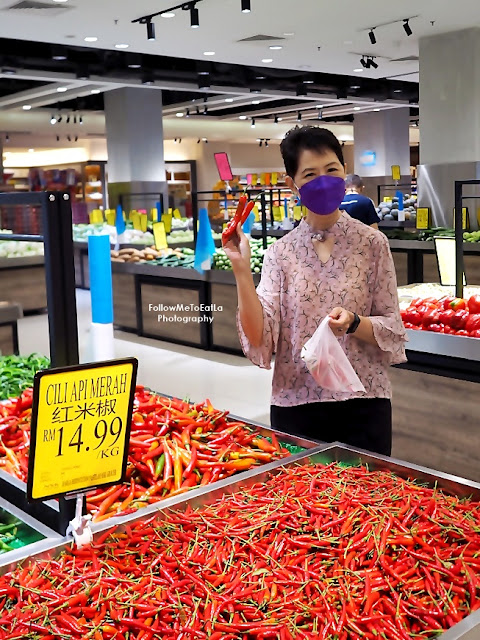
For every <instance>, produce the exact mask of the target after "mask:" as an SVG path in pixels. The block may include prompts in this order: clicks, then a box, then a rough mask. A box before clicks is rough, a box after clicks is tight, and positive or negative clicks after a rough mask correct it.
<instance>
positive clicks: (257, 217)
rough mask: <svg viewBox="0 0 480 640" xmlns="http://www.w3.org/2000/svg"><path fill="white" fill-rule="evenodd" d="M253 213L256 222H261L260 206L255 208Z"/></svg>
mask: <svg viewBox="0 0 480 640" xmlns="http://www.w3.org/2000/svg"><path fill="white" fill-rule="evenodd" d="M253 213H254V215H255V222H260V213H259V211H258V205H255V206H254V207H253Z"/></svg>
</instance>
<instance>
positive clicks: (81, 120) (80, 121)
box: [78, 116, 83, 124]
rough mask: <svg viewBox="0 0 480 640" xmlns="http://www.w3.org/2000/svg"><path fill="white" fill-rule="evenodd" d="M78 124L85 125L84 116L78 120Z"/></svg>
mask: <svg viewBox="0 0 480 640" xmlns="http://www.w3.org/2000/svg"><path fill="white" fill-rule="evenodd" d="M78 124H83V117H82V116H80V117H79V118H78Z"/></svg>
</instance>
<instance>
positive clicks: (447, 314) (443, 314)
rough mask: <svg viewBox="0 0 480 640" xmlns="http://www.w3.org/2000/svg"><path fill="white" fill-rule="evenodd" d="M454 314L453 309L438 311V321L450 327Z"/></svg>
mask: <svg viewBox="0 0 480 640" xmlns="http://www.w3.org/2000/svg"><path fill="white" fill-rule="evenodd" d="M454 316H455V311H454V310H453V309H446V310H445V311H440V322H441V323H442V324H444V325H445V326H448V327H450V326H451V324H452V318H453V317H454Z"/></svg>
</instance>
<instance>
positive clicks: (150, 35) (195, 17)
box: [132, 0, 252, 40]
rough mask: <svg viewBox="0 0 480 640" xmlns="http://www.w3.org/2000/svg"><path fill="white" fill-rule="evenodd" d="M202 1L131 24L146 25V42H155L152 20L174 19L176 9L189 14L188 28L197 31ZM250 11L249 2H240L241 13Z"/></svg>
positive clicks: (138, 19) (164, 11)
mask: <svg viewBox="0 0 480 640" xmlns="http://www.w3.org/2000/svg"><path fill="white" fill-rule="evenodd" d="M203 1H204V0H189V1H187V2H182V3H180V4H176V5H175V6H173V7H169V8H168V9H162V10H161V11H156V12H155V13H149V14H148V15H145V16H141V17H140V18H136V19H135V20H132V23H133V24H134V23H138V24H145V25H147V40H155V24H154V23H153V19H154V18H156V17H158V16H165V17H169V18H170V17H174V16H175V13H174V12H175V11H176V10H177V9H181V10H182V11H189V12H190V26H191V28H192V29H198V27H199V26H200V16H199V11H198V7H197V5H198V4H200V2H203ZM251 10H252V7H251V0H241V11H242V13H250V12H251Z"/></svg>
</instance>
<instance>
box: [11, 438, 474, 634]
mask: <svg viewBox="0 0 480 640" xmlns="http://www.w3.org/2000/svg"><path fill="white" fill-rule="evenodd" d="M334 461H337V462H345V463H350V464H366V465H368V467H369V469H376V470H380V469H381V470H387V471H393V472H394V473H396V474H397V475H398V476H400V477H402V478H415V479H417V480H421V481H422V482H425V483H428V484H429V485H432V486H434V485H436V486H437V487H438V488H440V489H443V490H444V491H445V492H448V493H450V494H454V495H457V496H459V497H465V496H472V497H473V498H474V499H476V500H478V499H480V483H477V482H472V481H470V480H466V479H464V478H460V477H459V476H454V475H451V474H447V473H443V472H441V471H434V470H433V469H429V468H427V467H422V466H419V465H415V464H410V463H407V462H403V461H401V460H397V459H395V458H388V457H386V456H381V455H377V454H372V453H369V452H368V451H363V450H361V449H355V448H353V447H349V446H346V445H343V444H341V443H338V442H335V443H333V444H330V445H325V446H324V447H321V446H320V447H317V448H315V449H311V450H310V451H305V452H303V453H299V454H296V455H294V456H291V457H290V458H287V459H284V460H277V461H275V462H272V463H271V464H268V465H264V466H263V467H256V468H255V469H253V470H251V471H247V472H244V473H242V474H239V475H238V476H235V477H234V478H228V479H227V480H221V481H220V482H216V483H214V484H212V485H210V486H209V487H204V488H203V489H202V490H199V491H196V492H195V495H193V494H191V495H190V496H189V497H188V498H186V497H185V496H177V497H176V498H169V499H167V500H165V501H164V502H162V503H161V509H159V508H158V506H157V505H151V506H150V507H147V508H145V509H144V510H143V511H142V512H137V514H133V515H134V517H128V516H125V517H124V518H112V520H110V521H108V522H103V523H101V525H99V526H98V527H96V528H95V534H94V539H95V537H96V536H97V535H99V533H100V532H101V531H105V530H107V529H111V528H113V527H114V526H117V527H118V528H119V529H120V530H121V529H122V525H123V524H126V523H127V522H128V523H132V522H138V521H141V520H144V518H145V516H146V515H147V514H151V513H155V512H157V513H158V516H159V517H162V516H163V517H166V514H165V513H164V512H165V511H166V510H167V509H168V510H171V509H175V510H184V509H186V507H187V505H189V506H190V507H192V508H194V509H195V508H200V507H203V506H206V505H208V504H211V503H212V502H215V501H216V500H218V499H220V498H221V497H222V496H223V495H228V494H231V493H234V492H235V491H238V490H240V489H245V488H247V487H250V486H252V485H254V484H256V483H258V482H262V481H265V480H266V479H267V478H268V477H269V475H270V474H271V473H273V474H274V473H276V472H278V471H279V470H280V469H281V468H282V467H286V466H290V465H293V464H296V463H301V464H305V463H317V464H328V463H330V462H334ZM69 544H70V543H65V542H64V541H62V542H59V543H58V544H54V545H52V547H51V548H50V549H48V550H39V552H38V553H35V558H38V559H41V558H49V557H52V556H55V555H58V554H59V553H60V552H61V551H62V550H64V549H65V548H66V547H67V546H68V545H69ZM26 557H29V556H26ZM11 568H13V565H12V564H9V565H3V566H2V565H0V574H2V573H5V572H6V571H8V570H9V569H11ZM436 637H437V638H442V640H479V639H480V611H476V612H474V613H472V614H470V615H469V616H467V617H466V618H465V619H464V620H462V622H460V623H458V624H456V625H455V626H454V627H452V628H451V629H449V630H448V631H446V632H445V633H444V634H442V635H441V636H436Z"/></svg>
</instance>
